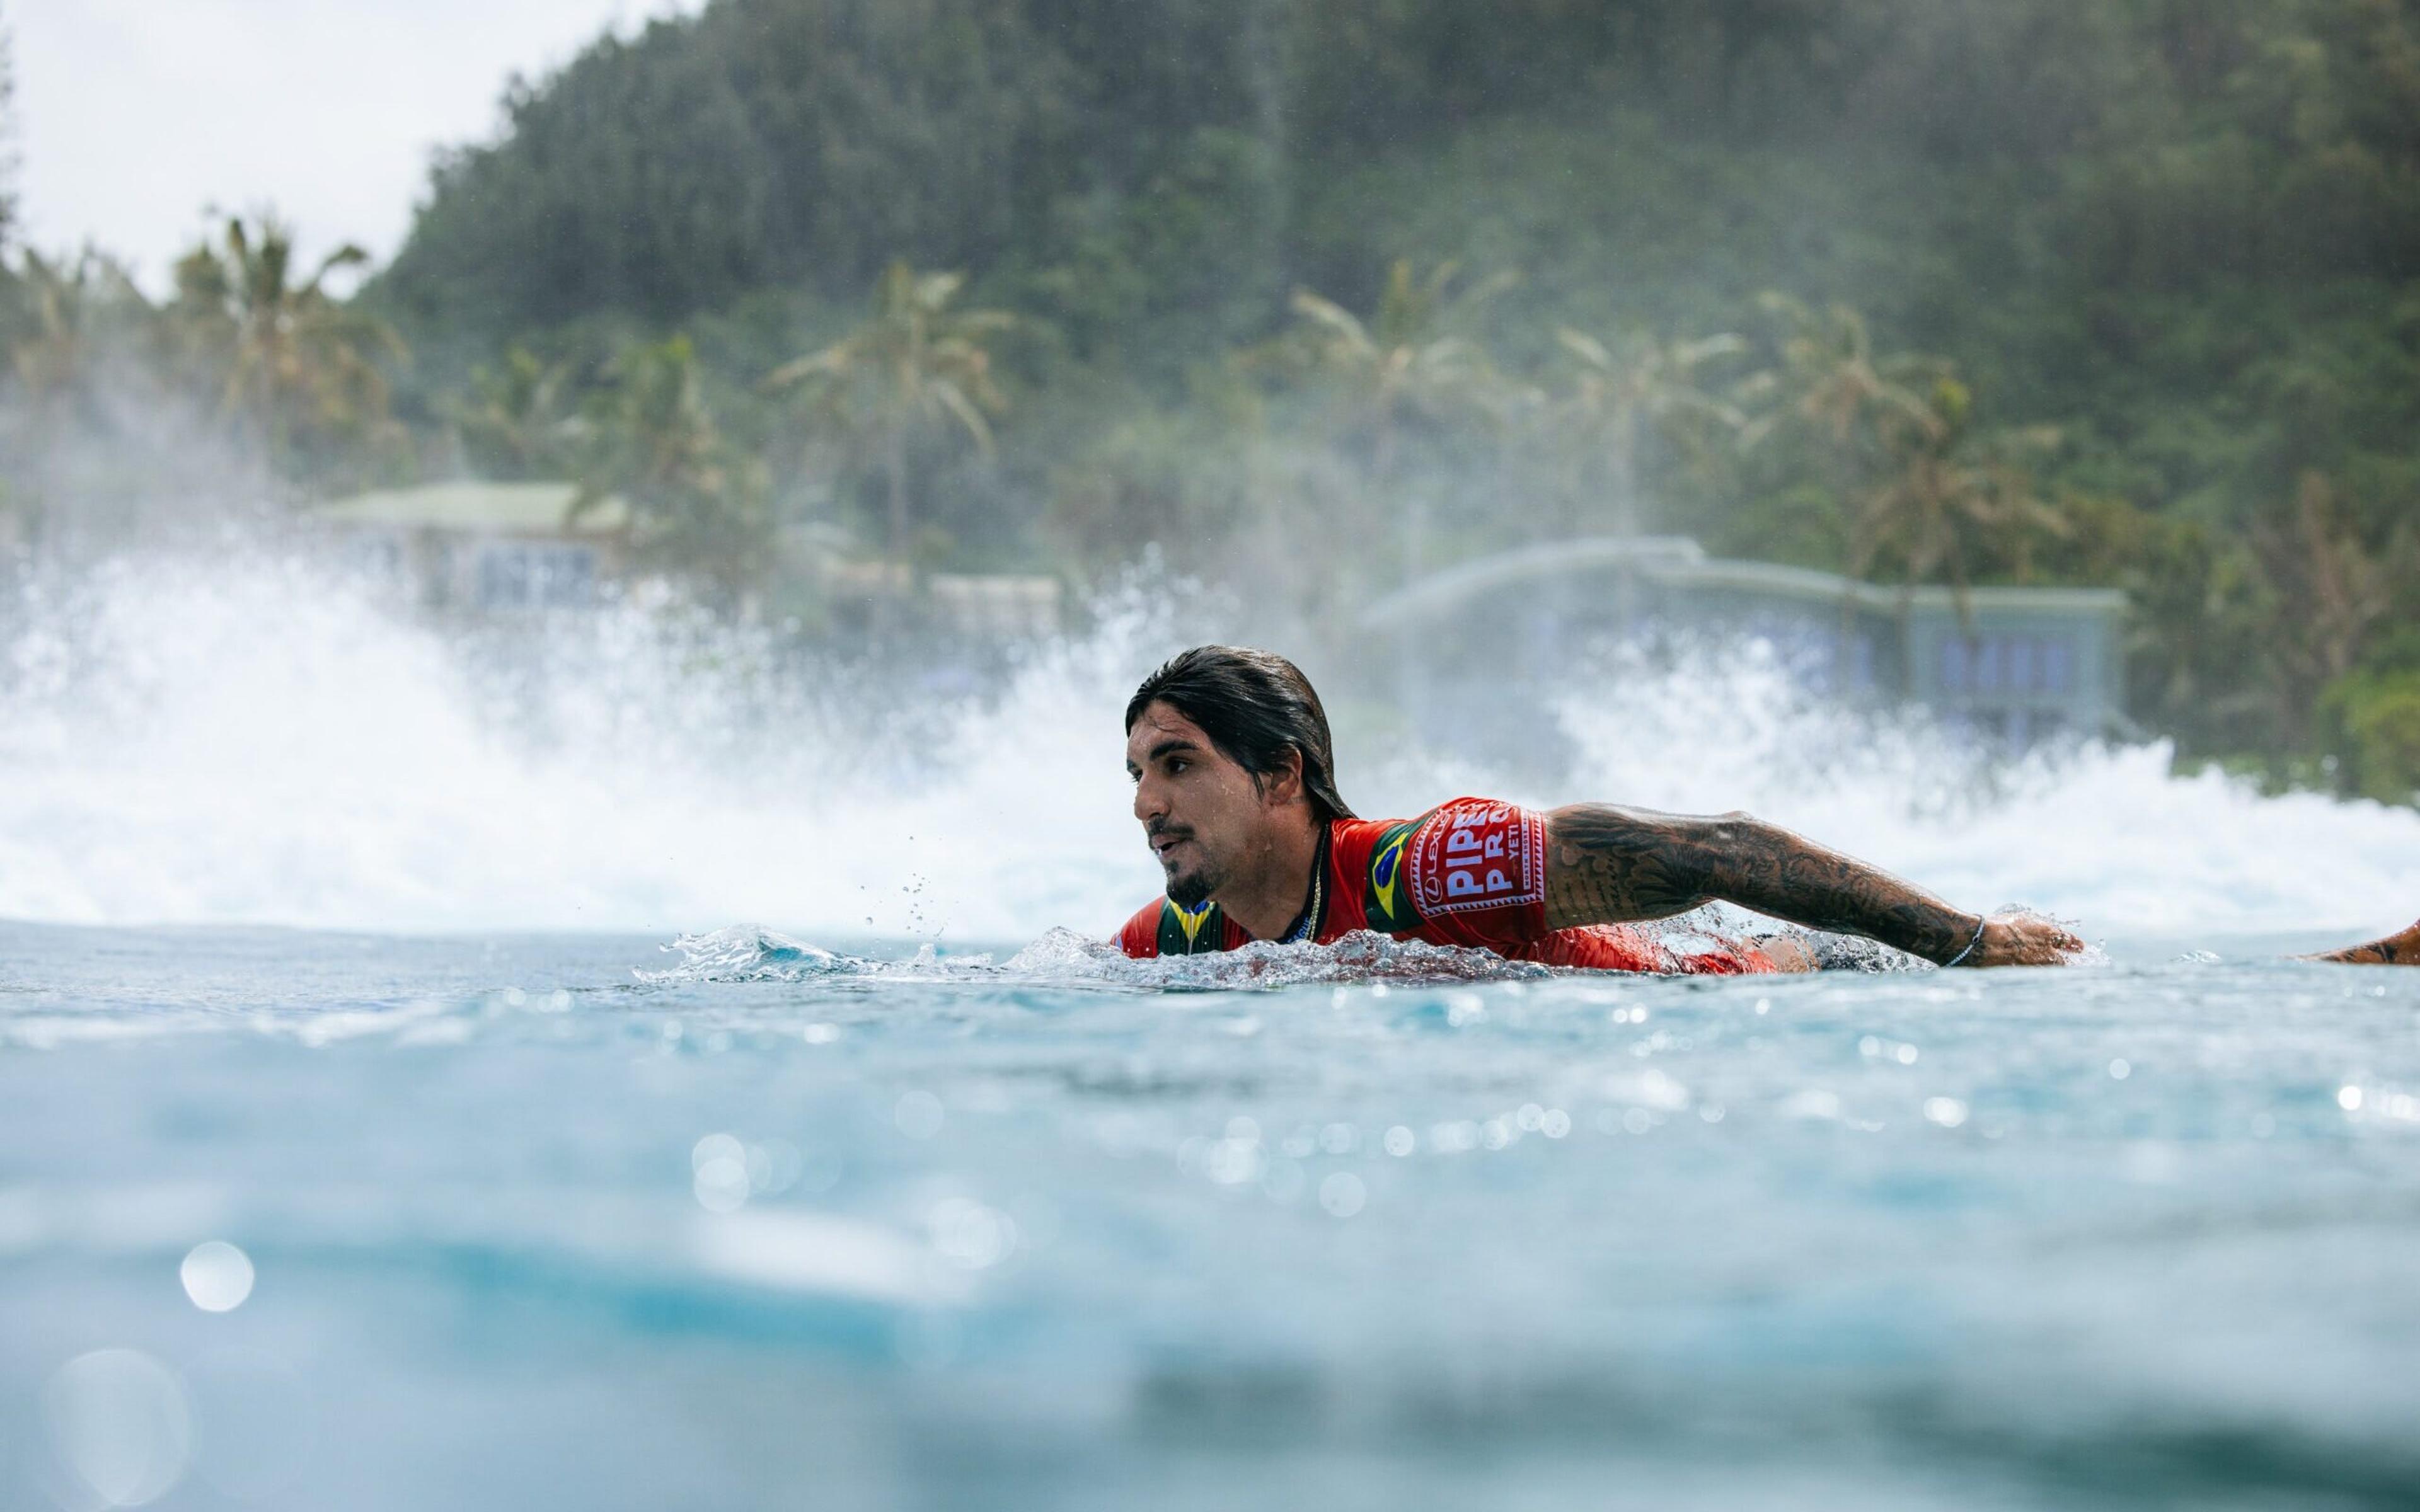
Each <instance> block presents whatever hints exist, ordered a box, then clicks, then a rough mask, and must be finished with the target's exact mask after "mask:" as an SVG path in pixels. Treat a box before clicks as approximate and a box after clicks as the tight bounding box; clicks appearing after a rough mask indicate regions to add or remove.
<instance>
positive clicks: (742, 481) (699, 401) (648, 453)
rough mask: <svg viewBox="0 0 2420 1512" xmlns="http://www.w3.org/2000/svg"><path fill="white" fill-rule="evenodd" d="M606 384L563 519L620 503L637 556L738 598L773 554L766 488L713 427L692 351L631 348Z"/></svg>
mask: <svg viewBox="0 0 2420 1512" xmlns="http://www.w3.org/2000/svg"><path fill="white" fill-rule="evenodd" d="M608 377H609V378H610V380H611V381H610V383H609V386H608V387H607V388H606V389H605V390H604V391H603V392H602V393H600V394H598V395H597V399H596V403H595V407H594V409H595V414H594V424H592V425H590V426H589V427H587V429H586V434H587V436H588V438H589V443H590V444H589V453H588V455H587V457H586V459H585V462H584V465H583V466H582V468H581V470H580V471H581V480H580V492H579V494H578V496H577V497H576V498H575V499H574V500H573V501H572V505H571V518H573V519H575V520H576V519H578V518H579V517H581V516H582V515H584V514H586V513H587V512H588V511H590V510H592V509H596V508H597V507H599V506H601V505H602V504H603V503H604V502H605V501H607V500H608V499H613V498H618V499H620V500H621V501H623V502H624V504H625V505H626V506H628V509H629V511H630V517H631V523H632V526H633V528H634V532H635V535H636V545H637V547H638V548H639V549H640V550H641V551H642V552H643V553H644V555H646V556H648V557H650V558H652V559H653V560H654V561H656V562H657V563H659V564H661V565H663V566H665V567H668V568H671V569H673V570H675V571H678V572H684V573H690V574H693V575H695V576H698V577H701V578H704V579H706V580H708V581H711V582H713V583H716V584H718V585H719V586H721V588H723V589H725V590H726V591H728V592H731V593H734V594H737V593H739V592H741V591H743V590H744V589H745V588H746V587H747V586H748V585H749V584H751V583H752V582H753V581H755V580H756V579H757V578H758V577H759V576H760V575H761V574H762V572H763V570H764V568H765V566H766V563H767V553H768V549H769V548H770V546H771V540H772V528H771V521H770V516H769V512H768V508H767V503H766V495H767V489H766V486H765V479H764V477H763V475H762V470H761V469H760V468H759V467H758V466H757V464H756V463H755V460H754V459H753V458H751V457H747V456H744V455H740V454H738V453H737V451H735V449H734V448H733V447H732V446H731V445H730V444H729V443H728V442H727V441H726V440H724V438H723V435H722V432H721V427H719V426H718V425H716V424H715V422H714V416H713V414H712V412H711V411H710V410H709V409H707V407H706V396H705V391H704V388H703V386H702V384H701V381H700V378H699V373H698V363H697V353H696V351H695V349H694V348H693V347H691V346H690V342H689V339H688V338H687V337H685V336H675V337H674V338H673V339H672V340H670V341H666V342H660V343H656V344H652V345H644V346H638V347H630V348H628V349H627V350H625V351H624V352H623V353H622V354H621V355H620V356H619V357H617V358H616V359H615V360H614V362H613V367H612V368H611V370H610V371H609V374H608Z"/></svg>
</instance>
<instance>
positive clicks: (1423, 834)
mask: <svg viewBox="0 0 2420 1512" xmlns="http://www.w3.org/2000/svg"><path fill="white" fill-rule="evenodd" d="M1545 856H1546V821H1545V818H1544V816H1543V815H1541V814H1536V813H1531V812H1528V811H1525V810H1520V809H1516V808H1514V807H1513V806H1512V805H1511V804H1509V803H1481V802H1478V801H1476V800H1472V799H1458V800H1456V801H1454V802H1452V803H1449V804H1447V805H1446V806H1445V807H1444V808H1442V809H1439V810H1437V811H1436V812H1435V813H1433V814H1431V815H1429V818H1428V822H1427V823H1426V824H1424V825H1420V829H1419V834H1418V835H1417V836H1415V837H1413V840H1412V857H1411V859H1412V887H1413V888H1414V890H1415V891H1416V892H1417V893H1418V895H1419V900H1420V912H1421V913H1423V914H1457V913H1465V912H1467V911H1469V910H1472V909H1478V908H1502V907H1505V906H1507V905H1516V906H1517V905H1520V904H1524V903H1543V902H1544V901H1545V897H1546V865H1545Z"/></svg>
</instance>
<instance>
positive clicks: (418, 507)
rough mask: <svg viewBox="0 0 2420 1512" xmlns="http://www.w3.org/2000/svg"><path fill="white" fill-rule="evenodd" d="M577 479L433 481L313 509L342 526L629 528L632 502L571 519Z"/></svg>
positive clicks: (499, 530)
mask: <svg viewBox="0 0 2420 1512" xmlns="http://www.w3.org/2000/svg"><path fill="white" fill-rule="evenodd" d="M579 497H580V486H579V485H578V484H575V483H432V484H427V485H425V486H421V487H417V488H373V489H371V490H370V491H369V492H367V493H358V494H355V495H353V496H352V497H351V498H349V499H334V500H330V501H328V502H326V503H323V504H320V505H318V507H317V508H315V509H314V510H313V511H312V513H313V514H315V515H317V516H318V517H319V518H321V519H325V520H329V521H332V522H334V523H335V524H339V525H378V526H385V527H387V528H389V529H398V530H429V531H460V532H464V533H465V534H479V535H566V534H576V535H608V534H613V533H614V532H619V531H622V530H625V529H628V526H629V523H630V510H629V506H628V505H627V504H625V503H623V502H622V501H621V500H619V499H615V498H607V499H603V500H600V501H597V503H596V504H595V505H594V506H593V507H591V508H589V509H587V510H584V511H582V514H581V516H580V518H579V519H578V520H577V521H576V522H575V521H572V520H571V519H570V513H571V501H573V500H574V499H577V498H579Z"/></svg>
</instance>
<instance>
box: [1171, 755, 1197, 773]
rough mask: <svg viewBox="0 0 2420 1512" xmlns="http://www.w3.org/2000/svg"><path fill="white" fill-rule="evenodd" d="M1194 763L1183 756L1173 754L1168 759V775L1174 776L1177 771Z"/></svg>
mask: <svg viewBox="0 0 2420 1512" xmlns="http://www.w3.org/2000/svg"><path fill="white" fill-rule="evenodd" d="M1190 765H1192V763H1191V762H1188V761H1187V760H1186V759H1185V758H1184V757H1182V756H1171V757H1170V758H1169V759H1168V775H1169V776H1171V777H1174V776H1175V775H1176V774H1177V773H1179V772H1181V771H1183V770H1185V769H1186V768H1187V767H1188V766H1190Z"/></svg>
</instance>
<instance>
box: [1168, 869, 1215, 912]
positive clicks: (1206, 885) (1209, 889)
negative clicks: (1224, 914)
mask: <svg viewBox="0 0 2420 1512" xmlns="http://www.w3.org/2000/svg"><path fill="white" fill-rule="evenodd" d="M1217 891H1218V880H1217V879H1216V878H1214V877H1212V876H1211V875H1210V874H1209V873H1208V872H1187V874H1185V875H1184V876H1181V877H1171V878H1169V879H1168V897H1169V901H1170V902H1171V903H1175V904H1176V906H1177V907H1179V908H1182V909H1184V910H1185V911H1186V912H1187V913H1188V914H1189V913H1191V912H1192V911H1193V910H1195V909H1197V908H1199V907H1201V906H1202V904H1203V903H1208V902H1209V901H1210V895H1211V894H1212V893H1214V892H1217Z"/></svg>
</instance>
